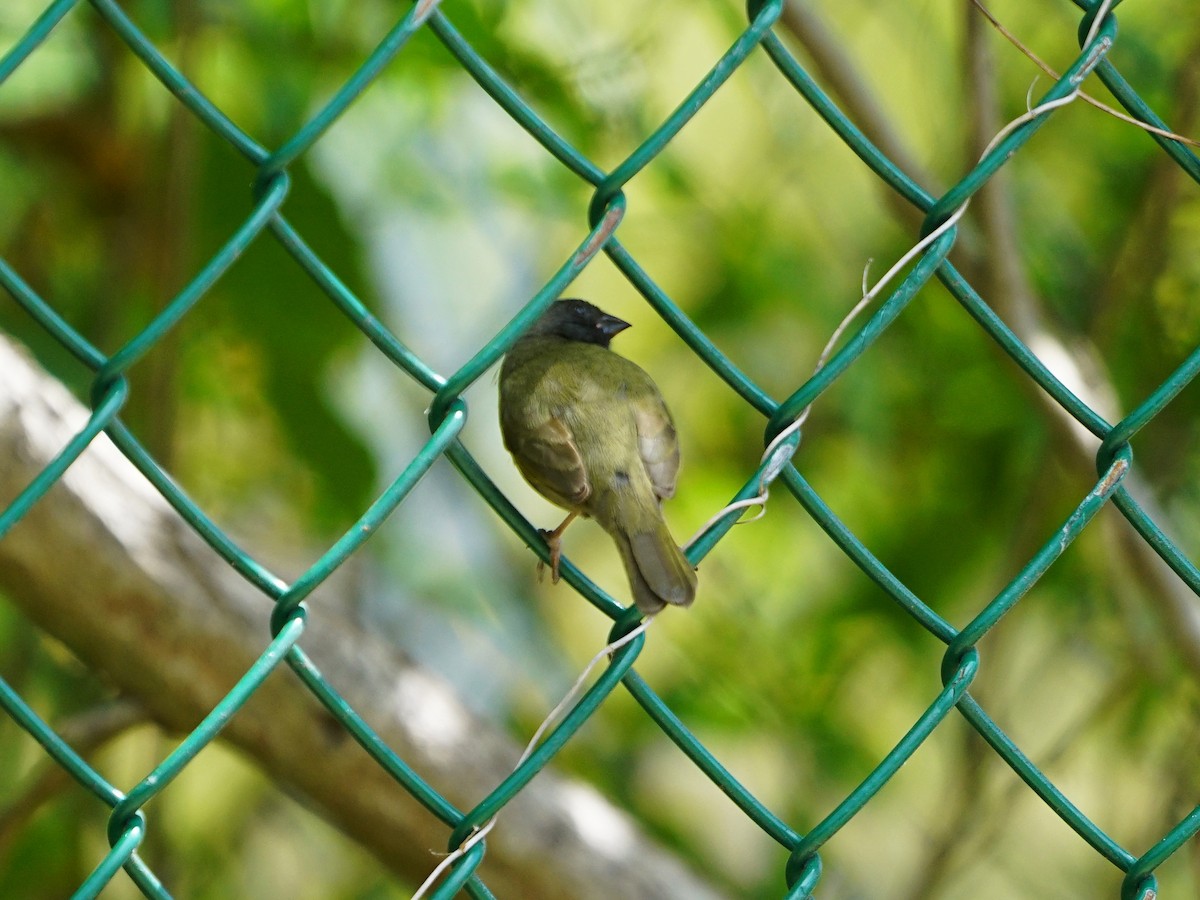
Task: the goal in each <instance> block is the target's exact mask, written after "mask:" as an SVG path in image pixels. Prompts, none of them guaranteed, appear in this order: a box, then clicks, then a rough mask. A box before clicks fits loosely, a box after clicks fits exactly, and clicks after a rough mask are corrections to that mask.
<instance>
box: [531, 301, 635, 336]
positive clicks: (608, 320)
mask: <svg viewBox="0 0 1200 900" xmlns="http://www.w3.org/2000/svg"><path fill="white" fill-rule="evenodd" d="M628 327H629V323H628V322H626V321H625V320H623V319H618V318H617V317H616V316H610V315H609V314H608V313H606V312H604V311H603V310H601V309H598V308H597V307H595V306H593V305H592V304H590V303H588V302H587V301H586V300H556V301H554V302H553V303H551V304H550V308H549V309H547V310H546V311H545V312H544V313H542V317H541V318H540V319H538V320H537V321H536V322H534V323H533V327H532V328H530V329H529V333H530V334H552V335H555V336H557V337H561V338H566V339H567V340H568V341H582V342H583V343H585V344H599V345H600V346H601V347H607V346H608V343H609V341H611V340H612V339H613V337H614V335H616V334H618V333H620V332H622V331H624V330H625V329H626V328H628Z"/></svg>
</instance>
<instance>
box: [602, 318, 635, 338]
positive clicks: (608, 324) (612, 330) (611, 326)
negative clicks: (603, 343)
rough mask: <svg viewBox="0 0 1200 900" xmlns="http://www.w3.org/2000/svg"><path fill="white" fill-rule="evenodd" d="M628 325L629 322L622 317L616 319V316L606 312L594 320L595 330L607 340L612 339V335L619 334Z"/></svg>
mask: <svg viewBox="0 0 1200 900" xmlns="http://www.w3.org/2000/svg"><path fill="white" fill-rule="evenodd" d="M628 327H629V323H628V322H626V321H625V320H624V319H618V318H617V317H616V316H610V315H609V314H608V313H605V314H604V315H602V316H601V317H600V318H599V320H598V321H597V322H596V330H597V331H599V332H600V333H601V334H602V335H604V336H605V337H606V338H608V339H609V340H612V338H613V336H614V335H616V334H619V333H620V332H622V331H624V330H625V329H626V328H628Z"/></svg>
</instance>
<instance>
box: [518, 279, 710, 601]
mask: <svg viewBox="0 0 1200 900" xmlns="http://www.w3.org/2000/svg"><path fill="white" fill-rule="evenodd" d="M629 327H630V325H629V323H628V322H626V321H624V320H623V319H618V318H617V317H616V316H612V315H609V314H608V313H606V312H604V311H602V310H601V309H599V308H598V307H596V306H594V305H592V304H591V303H589V302H588V301H586V300H580V299H574V298H568V299H561V300H555V301H554V302H553V303H551V304H550V306H549V307H548V308H547V309H546V311H545V312H544V313H543V314H542V315H541V316H540V317H539V318H538V319H536V320H535V321H534V323H533V324H532V325H531V326H530V327H529V328H528V330H527V331H526V332H525V333H524V334H523V335H522V336H521V337H520V338H518V339H517V340H516V342H515V343H514V344H513V345H512V347H511V348H510V349H509V350H508V352H507V353H506V354H505V356H504V362H503V363H502V364H501V366H500V379H499V395H500V398H499V408H500V432H501V436H502V438H503V441H504V446H505V449H507V450H508V452H509V453H511V454H512V458H513V462H514V463H515V464H516V467H517V469H518V470H519V471H520V473H521V475H522V476H524V478H525V480H526V481H528V482H529V484H530V485H531V486H532V487H533V488H534V489H535V490H536V491H537V492H538V493H539V494H541V495H542V496H543V497H545V498H546V499H547V500H549V501H550V502H552V503H554V504H555V505H557V506H559V507H562V508H563V509H565V510H566V511H567V517H566V518H565V519H564V520H563V522H562V524H560V525H559V526H558V527H557V528H555V529H554V530H553V531H545V530H543V531H542V532H541V534H542V536H543V537H544V538H545V540H546V543H547V546H548V547H549V550H550V570H551V579H552V580H553V581H554V582H557V581H558V566H559V559H560V556H561V553H562V534H563V532H564V531H565V530H566V528H567V526H568V525H570V524H571V522H572V521H574V520H575V518H576V517H579V516H582V517H584V518H589V517H590V518H592V519H594V520H595V521H596V522H597V523H598V524H599V525H600V527H601V528H603V529H604V530H605V531H606V532H607V533H608V534H609V536H610V537H611V538H612V539H613V541H614V542H615V543H616V545H617V550H618V552H619V554H620V556H621V562H622V563H623V564H624V567H625V572H626V574H627V576H628V578H629V585H630V590H631V592H632V594H633V599H634V602H635V603H636V604H637V607H638V610H639V611H640V612H641V613H642V614H643V615H654V614H656V613H658V612H659V611H660V610H662V609H663V608H664V607H665V606H667V605H668V604H670V605H672V606H689V605H691V603H692V601H693V600H694V599H695V596H696V571H695V569H694V567H693V566H692V564H691V563H690V562H689V561H688V559H687V557H686V556H684V554H683V551H682V550H680V548H679V545H678V544H676V543H675V539H674V538H673V537H672V536H671V532H670V530H669V529H668V528H667V523H666V520H665V519H664V518H663V513H662V508H661V504H662V501H663V500H667V499H669V498H670V497H672V496H674V494H675V482H676V477H677V475H678V472H679V441H678V439H677V437H676V433H675V425H674V423H673V421H672V419H671V413H670V412H669V411H668V410H667V405H666V402H665V401H664V400H663V397H662V394H661V393H660V392H659V389H658V387H657V385H655V383H654V381H653V380H652V379H651V378H650V376H649V375H648V374H646V372H645V371H644V370H643V369H642V368H640V367H639V366H638V365H637V364H636V363H633V362H631V361H630V360H628V359H626V358H625V357H623V356H620V355H619V354H617V353H615V352H613V351H612V350H610V349H609V342H610V341H612V339H613V337H614V336H615V335H617V334H619V333H620V332H622V331H624V330H625V329H626V328H629Z"/></svg>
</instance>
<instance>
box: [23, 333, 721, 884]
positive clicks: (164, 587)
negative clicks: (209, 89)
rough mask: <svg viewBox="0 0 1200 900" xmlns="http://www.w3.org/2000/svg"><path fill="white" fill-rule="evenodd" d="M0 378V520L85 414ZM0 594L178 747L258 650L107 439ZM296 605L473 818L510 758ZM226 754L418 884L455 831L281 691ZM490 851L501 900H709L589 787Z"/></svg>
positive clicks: (395, 662) (266, 606)
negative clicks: (177, 739)
mask: <svg viewBox="0 0 1200 900" xmlns="http://www.w3.org/2000/svg"><path fill="white" fill-rule="evenodd" d="M0 372H3V373H4V378H3V379H0V508H3V507H4V506H6V505H7V504H8V503H9V502H11V500H12V499H13V497H15V496H16V495H17V493H18V492H19V491H20V490H22V489H23V488H24V487H25V485H26V484H28V483H29V482H30V481H31V480H32V479H33V478H34V476H35V475H36V474H37V473H38V472H39V471H40V470H41V469H42V468H43V467H44V466H45V465H46V464H47V463H48V462H49V461H50V460H51V458H52V457H53V456H54V454H56V453H57V452H58V450H59V449H60V448H61V447H62V446H63V445H64V444H65V443H66V442H67V441H68V440H69V438H70V437H71V436H72V435H73V434H75V433H76V432H77V431H78V430H79V429H80V427H81V426H82V423H83V422H84V421H85V419H86V415H87V414H86V411H85V410H84V409H83V407H82V406H81V405H80V404H79V403H78V402H77V401H76V400H75V399H74V398H73V397H72V396H71V395H70V394H69V393H68V392H67V390H66V389H65V388H64V387H63V386H62V385H61V384H59V383H58V382H57V381H56V380H54V379H53V378H52V377H50V376H49V375H47V374H46V373H45V372H43V371H42V370H40V369H39V368H38V367H37V366H36V365H35V364H34V363H33V362H32V361H31V360H30V359H29V358H28V357H27V355H26V354H25V353H24V352H22V351H20V350H19V349H18V348H17V347H15V346H14V345H13V344H12V343H11V342H10V341H9V340H7V339H6V338H4V337H3V335H0ZM0 586H3V588H4V591H5V592H6V593H7V594H8V596H10V597H11V598H12V600H13V601H14V602H15V603H17V604H18V605H19V606H20V607H21V609H22V610H23V611H24V613H25V614H26V615H27V616H28V617H29V618H30V619H32V620H33V621H34V622H35V623H37V624H38V625H39V626H41V627H42V628H44V629H45V630H46V631H47V632H48V633H50V634H52V635H54V636H55V637H56V638H58V639H59V640H61V641H62V642H63V643H65V644H66V645H67V646H68V647H70V648H71V649H72V651H74V653H75V654H77V655H78V656H79V658H80V659H81V660H83V661H84V662H85V663H86V664H87V665H88V666H90V667H91V668H92V669H93V670H95V671H97V672H100V673H103V675H104V676H105V677H106V678H108V679H109V680H111V681H112V682H113V683H114V684H115V685H117V686H118V687H119V688H120V689H121V690H123V691H124V692H126V693H127V694H128V695H129V696H131V697H133V698H135V699H136V700H137V701H138V702H139V703H140V704H142V705H143V706H144V707H145V709H146V710H147V711H148V712H149V714H150V715H151V716H152V717H153V718H154V719H155V720H156V721H158V722H159V723H160V724H161V725H163V726H164V727H165V728H167V729H170V730H174V731H186V730H188V729H190V728H192V727H193V726H195V725H196V723H197V722H198V721H199V720H200V718H201V717H202V716H204V715H205V714H206V713H208V712H209V711H210V710H211V709H212V707H213V706H214V705H215V704H216V703H217V702H218V701H219V700H220V699H221V698H222V697H223V696H224V695H225V693H226V692H227V691H228V690H229V689H230V688H231V687H232V686H233V684H234V683H235V682H236V681H237V679H238V678H239V677H240V676H241V675H242V674H243V673H244V672H245V671H246V670H247V669H248V668H249V666H250V665H251V664H252V663H253V662H254V660H255V659H257V657H258V656H259V654H260V653H261V652H262V651H263V649H264V648H265V646H266V645H267V643H268V641H269V631H268V618H269V615H270V612H271V604H270V603H269V602H268V600H267V599H266V598H264V597H263V596H262V595H261V594H259V593H258V592H257V591H256V590H255V589H254V588H253V587H251V586H250V585H249V584H248V583H247V582H245V581H244V580H242V579H241V577H240V576H238V575H237V574H236V573H235V572H234V571H233V570H232V569H231V568H230V567H229V566H228V565H227V564H226V563H225V562H224V561H223V560H221V559H220V558H219V557H218V555H217V554H216V553H215V552H214V551H213V550H212V549H210V548H209V547H208V545H207V544H205V543H204V542H203V541H202V539H201V538H199V537H198V536H197V535H196V534H195V533H194V532H193V531H192V530H191V529H190V528H189V527H188V526H187V524H186V523H185V522H184V521H183V520H182V519H181V518H180V517H179V516H178V515H177V514H176V513H175V511H174V510H173V509H172V508H171V507H170V506H169V505H168V504H167V503H166V501H164V500H163V498H162V497H161V496H159V495H158V494H157V493H156V492H155V491H154V490H153V488H152V487H151V486H150V485H149V483H148V482H147V481H146V480H145V478H144V477H143V476H142V475H141V474H140V473H139V472H138V471H137V470H136V469H135V468H134V467H133V465H132V464H131V463H129V462H128V460H126V459H125V458H124V456H123V455H121V453H120V452H119V451H118V450H117V449H116V448H115V447H114V446H113V445H112V444H111V442H109V441H108V439H107V438H105V437H103V436H102V437H101V438H99V439H97V440H96V441H94V442H93V443H92V445H91V447H89V449H88V450H87V451H86V452H85V453H84V454H83V455H82V456H81V457H80V459H79V460H78V461H77V462H76V463H75V464H74V465H73V466H71V468H70V469H69V470H68V471H67V473H66V474H65V476H64V477H63V478H62V479H61V480H60V482H59V483H58V484H57V485H56V486H55V487H53V488H52V489H51V490H50V491H49V492H48V493H47V494H46V496H45V497H43V498H42V499H41V500H40V501H39V502H38V503H37V504H35V506H34V507H33V508H32V509H31V510H30V511H29V513H28V514H27V515H26V516H25V517H24V518H23V519H22V520H21V521H20V522H19V523H18V524H17V525H16V527H15V528H14V529H13V530H12V531H11V532H10V533H9V534H8V535H7V536H6V537H5V538H4V540H2V541H0ZM309 605H310V616H309V619H308V628H307V630H306V632H305V634H304V637H303V639H302V646H303V648H304V650H305V652H306V653H308V654H309V656H310V657H312V658H313V660H314V661H315V662H316V664H317V665H318V666H319V667H320V668H321V669H322V672H323V673H324V675H325V677H326V678H327V679H328V680H329V681H330V682H331V683H332V684H333V685H335V686H336V688H337V689H338V691H340V692H341V693H342V694H343V696H344V697H345V698H346V699H347V700H348V701H349V703H350V704H351V705H352V706H353V707H354V709H355V710H356V711H358V712H359V713H360V714H361V715H362V716H363V717H364V718H365V719H366V720H367V721H368V722H370V723H371V725H372V727H374V728H375V729H376V731H377V732H378V733H379V735H380V736H381V737H382V738H383V740H384V741H386V742H387V744H388V745H389V746H390V747H391V748H392V749H393V750H394V751H395V752H396V753H398V754H399V755H400V756H401V757H402V758H403V759H404V760H405V761H406V762H407V763H408V764H409V765H410V766H412V768H413V769H414V770H415V771H416V772H417V773H419V774H420V775H421V777H422V778H424V779H425V780H426V781H427V782H428V783H429V784H431V785H433V786H434V787H435V789H437V790H438V791H440V792H441V793H442V794H443V795H444V796H445V797H447V798H448V799H449V800H450V801H451V802H453V803H455V804H456V805H458V806H459V808H460V809H467V808H470V807H471V806H473V805H474V804H475V803H477V802H478V801H479V800H480V799H482V798H483V796H484V795H485V794H487V793H488V792H489V791H490V790H492V788H493V787H495V785H496V784H497V783H499V782H500V781H501V780H502V779H503V778H504V777H505V776H506V775H507V774H508V773H509V772H510V771H511V769H512V767H513V765H514V763H515V762H516V760H517V757H518V755H519V752H520V748H519V747H517V746H516V745H515V744H514V743H513V742H512V741H511V740H510V739H509V738H508V737H507V736H506V735H504V734H503V733H501V732H499V731H497V730H496V729H495V728H494V727H492V726H491V725H490V724H489V723H487V722H485V721H482V720H480V719H479V718H478V717H477V716H475V715H473V714H472V713H471V712H470V711H469V710H468V709H466V708H465V707H464V706H463V704H462V703H461V702H459V700H458V699H457V698H456V697H455V696H454V694H453V693H452V691H451V690H450V688H449V687H448V686H447V685H446V684H445V683H443V682H442V681H441V680H440V679H439V678H437V677H436V676H434V675H432V674H430V673H429V672H427V671H424V670H422V669H420V668H418V667H417V666H416V665H414V664H413V663H412V662H411V661H410V660H409V659H407V658H406V657H405V656H404V655H403V654H401V653H400V652H398V651H397V650H396V649H395V648H394V647H391V646H387V645H385V644H384V643H383V642H381V641H379V640H377V639H376V638H374V636H372V635H371V634H368V633H365V632H363V631H362V630H361V629H359V628H357V627H356V626H355V625H354V624H353V623H351V622H349V621H347V620H346V619H345V618H343V617H342V616H341V615H340V614H339V613H338V612H337V611H336V610H334V609H333V608H332V606H333V605H332V604H329V603H324V602H322V600H321V598H320V597H319V596H317V597H314V598H313V599H312V600H310V604H309ZM223 737H224V739H226V740H228V741H230V742H231V743H233V744H235V745H236V746H238V747H239V748H241V749H242V750H243V751H244V752H245V753H246V754H247V755H248V756H249V757H251V758H252V759H254V760H255V761H256V762H257V763H258V764H259V765H260V766H261V767H262V768H263V769H264V770H265V771H266V772H267V773H268V774H269V775H270V776H271V777H272V778H273V779H274V780H276V781H277V782H279V783H281V784H284V785H287V786H288V787H289V788H290V789H292V790H294V791H297V792H298V793H300V794H301V795H302V796H303V797H304V798H305V799H306V800H307V801H308V802H309V803H310V804H311V805H312V806H314V807H316V808H317V809H318V810H319V811H320V812H321V814H322V815H324V816H325V817H326V818H327V819H329V820H330V821H331V822H332V823H334V824H335V825H336V826H338V827H339V828H341V829H342V830H343V831H345V832H346V833H347V834H349V835H350V836H351V837H352V838H354V839H355V840H357V841H358V842H359V843H360V844H362V845H363V846H364V847H366V848H368V849H369V850H370V851H372V852H373V853H374V854H375V855H376V856H377V857H378V858H379V859H380V860H382V861H383V862H384V863H385V864H386V865H388V866H389V867H390V868H391V869H393V870H394V871H395V872H397V873H399V874H401V875H403V876H404V877H405V878H407V879H410V880H413V881H420V880H421V879H422V878H423V877H424V875H425V874H427V873H428V872H429V871H430V870H431V869H432V868H433V866H434V865H435V864H436V857H434V856H432V855H431V853H430V851H431V850H439V851H440V850H443V849H444V848H445V845H446V841H447V837H448V833H449V829H448V828H447V827H446V826H445V825H444V824H443V823H441V822H440V821H438V820H437V819H436V818H435V817H434V816H433V815H431V814H430V813H429V812H427V811H426V810H425V809H424V808H423V807H422V806H420V805H419V804H418V803H417V802H416V801H415V800H414V799H413V798H412V797H411V796H409V794H408V793H407V792H406V791H404V790H403V789H402V788H401V787H400V786H399V785H398V784H397V783H396V782H395V781H393V780H392V779H391V777H389V776H388V775H387V774H386V773H385V772H384V770H383V769H382V768H380V766H378V765H377V764H376V763H375V762H374V761H373V760H372V759H371V758H370V757H369V756H368V755H367V753H366V752H365V751H364V750H363V749H362V748H361V747H360V746H359V745H358V744H357V743H356V742H355V741H354V740H353V739H352V738H351V737H349V736H348V735H347V733H346V732H345V731H344V730H343V729H342V728H341V727H340V726H339V725H338V724H337V723H336V722H335V720H334V719H333V718H332V717H331V715H330V714H329V713H328V712H327V711H326V709H325V708H324V707H323V706H321V705H320V704H319V703H318V702H317V701H316V699H315V698H314V697H313V696H312V695H311V694H310V693H309V691H307V690H306V689H304V688H303V686H302V685H301V684H300V683H299V681H298V680H297V679H296V678H295V677H294V676H293V675H292V673H291V672H290V671H288V670H286V669H283V670H281V671H278V672H275V673H274V674H272V675H271V677H270V678H268V679H267V681H266V682H265V683H264V684H263V686H262V687H261V689H260V690H259V691H258V692H257V693H256V694H255V695H254V697H253V698H252V699H251V700H250V702H249V703H248V704H247V705H246V707H244V708H243V709H242V710H241V711H240V712H239V713H238V714H237V715H235V716H233V717H232V719H231V720H230V722H229V723H228V725H227V726H226V728H225V731H224V732H223ZM124 787H129V786H127V785H126V786H124ZM149 840H150V841H151V842H153V841H154V840H155V834H154V832H153V830H151V832H150V836H149ZM488 847H489V849H488V853H487V856H486V857H485V860H484V863H483V866H482V867H481V869H480V875H481V876H482V877H483V878H484V880H485V882H486V883H487V884H488V886H489V887H490V888H492V890H493V891H495V892H497V893H498V895H499V896H502V897H523V898H542V897H545V898H561V897H575V898H607V897H627V898H657V897H663V896H668V895H671V896H687V897H695V898H711V897H716V896H718V893H717V892H716V891H715V890H714V889H713V888H712V887H711V886H709V885H707V884H706V883H704V881H703V880H702V879H700V878H699V877H698V876H697V875H695V874H694V873H692V872H691V871H689V870H688V869H687V868H686V867H685V866H684V865H683V864H682V863H681V862H680V861H679V860H678V859H676V858H675V857H674V856H672V855H671V854H670V853H668V852H666V851H665V850H663V849H662V848H660V847H658V846H656V845H655V844H654V843H653V842H652V841H651V840H650V839H649V838H648V837H647V836H646V835H645V834H644V833H643V832H642V831H641V830H640V829H639V828H638V826H637V825H636V824H635V823H634V822H633V821H632V820H631V819H630V818H629V817H628V816H627V815H626V814H625V813H624V812H622V811H621V810H619V809H616V808H614V807H612V806H611V805H610V804H609V803H608V802H607V801H606V800H604V799H603V798H602V797H600V796H599V795H598V794H597V793H596V792H595V791H594V790H593V789H592V788H591V787H589V786H587V785H586V784H582V783H579V782H574V781H570V780H568V779H565V778H563V777H560V776H558V775H556V774H555V773H553V772H549V771H547V772H543V773H542V774H540V775H539V776H538V777H537V778H536V779H535V780H534V781H533V782H532V783H531V784H530V785H529V786H528V787H527V788H526V789H525V790H524V791H523V792H522V793H521V794H520V795H519V796H518V797H517V798H516V799H515V800H513V802H512V803H510V804H509V805H508V806H507V807H505V809H504V810H503V811H502V812H501V815H500V821H499V824H498V826H497V827H496V829H495V830H494V831H493V832H492V834H491V836H489V838H488Z"/></svg>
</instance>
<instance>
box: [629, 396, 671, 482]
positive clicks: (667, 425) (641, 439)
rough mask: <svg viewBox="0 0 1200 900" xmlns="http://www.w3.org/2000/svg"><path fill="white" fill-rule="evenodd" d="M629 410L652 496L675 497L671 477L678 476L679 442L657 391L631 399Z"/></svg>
mask: <svg viewBox="0 0 1200 900" xmlns="http://www.w3.org/2000/svg"><path fill="white" fill-rule="evenodd" d="M632 409H633V421H634V425H635V427H636V428H637V439H638V455H639V456H641V458H642V465H643V466H645V468H646V474H647V475H649V476H650V483H651V484H652V485H653V486H654V494H655V496H656V497H658V499H660V500H666V499H669V498H670V497H673V496H674V495H675V477H676V475H678V474H679V441H678V440H677V438H676V437H675V425H674V424H673V423H672V422H671V414H670V413H669V412H668V411H667V407H666V404H665V403H663V400H662V397H661V396H660V395H659V393H658V390H657V389H654V390H653V391H652V392H650V393H646V394H644V395H643V396H641V397H639V398H637V399H636V400H634V401H633V403H632Z"/></svg>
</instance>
